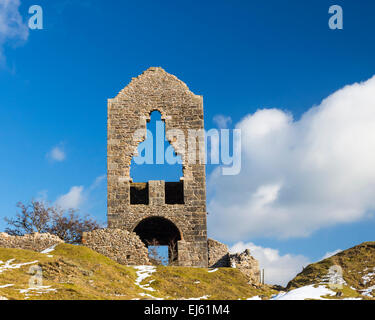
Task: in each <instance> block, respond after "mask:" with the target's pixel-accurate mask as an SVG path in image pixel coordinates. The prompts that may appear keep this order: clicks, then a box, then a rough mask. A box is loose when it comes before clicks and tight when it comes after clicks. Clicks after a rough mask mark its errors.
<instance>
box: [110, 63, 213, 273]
mask: <svg viewBox="0 0 375 320" xmlns="http://www.w3.org/2000/svg"><path fill="white" fill-rule="evenodd" d="M155 110H157V111H159V112H160V113H161V116H162V120H163V121H164V122H165V130H166V134H167V139H168V140H169V142H170V143H171V145H172V146H173V147H174V149H175V151H176V153H177V154H178V155H180V156H181V158H182V162H183V163H182V165H183V178H182V181H183V188H184V189H183V191H184V203H183V204H166V203H165V199H164V189H163V188H164V183H163V182H161V181H159V182H150V183H149V204H148V205H146V204H131V203H130V186H131V183H132V180H131V177H130V164H131V160H132V158H133V157H134V156H136V155H137V147H138V145H139V143H140V142H142V141H143V140H144V139H145V138H146V129H147V125H146V124H147V121H149V120H150V114H151V112H153V111H155ZM191 129H193V130H201V131H202V130H203V129H204V121H203V98H202V97H201V96H198V95H195V94H194V93H192V92H191V91H190V90H189V88H188V87H187V86H186V84H185V83H183V82H182V81H180V80H178V79H177V78H176V77H175V76H173V75H171V74H169V73H167V72H165V71H164V70H163V69H162V68H149V69H148V70H147V71H145V72H144V73H143V74H142V75H140V76H138V77H137V78H133V79H132V81H131V82H130V84H129V85H128V86H126V87H125V88H124V89H123V90H122V91H121V92H120V93H119V94H118V95H117V96H116V97H115V98H113V99H109V100H108V143H107V145H108V146H107V160H108V161H107V162H108V167H107V172H108V201H107V203H108V227H109V228H119V229H124V230H127V231H129V232H132V231H134V229H135V228H136V226H137V225H138V224H139V223H140V222H141V221H143V220H144V219H146V218H149V217H162V218H166V219H168V220H169V221H171V222H172V223H173V224H174V225H175V226H176V227H177V228H178V229H179V231H180V233H181V240H183V243H181V245H180V247H181V254H179V255H178V264H179V265H185V266H197V267H207V266H208V252H207V225H206V215H207V212H206V180H205V179H206V178H205V165H204V163H200V162H199V159H198V155H197V157H196V162H195V163H192V162H191V161H188V160H189V159H188V155H187V154H185V148H184V146H185V145H187V138H188V136H189V132H190V130H191ZM169 130H174V131H173V132H175V134H170V132H169V134H168V131H169ZM136 133H137V134H136ZM181 133H183V135H184V139H181V136H182V135H181ZM196 143H197V144H198V143H202V141H201V139H200V138H198V141H196ZM203 143H204V141H203ZM144 182H148V181H144ZM179 252H180V249H179Z"/></svg>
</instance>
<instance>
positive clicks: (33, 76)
mask: <svg viewBox="0 0 375 320" xmlns="http://www.w3.org/2000/svg"><path fill="white" fill-rule="evenodd" d="M4 1H5V0H0V3H1V2H4ZM15 1H16V0H15ZM16 2H17V1H16ZM34 4H38V5H40V6H41V7H42V8H43V12H44V16H43V18H44V29H43V30H29V31H23V36H18V37H17V36H11V35H9V34H6V32H7V31H6V30H5V31H3V34H1V29H0V46H1V47H0V52H2V55H1V59H2V63H1V67H0V149H1V157H0V218H3V217H5V216H9V215H13V214H14V213H15V211H16V208H15V204H16V203H17V202H18V201H24V202H26V201H28V200H30V199H31V198H33V197H34V198H41V199H42V198H43V199H48V200H49V201H51V202H55V201H58V202H59V201H60V203H62V201H63V200H66V199H67V197H66V195H67V194H69V192H71V193H70V196H74V194H75V193H78V194H79V195H80V198H79V199H77V198H74V197H73V199H72V198H71V197H70V198H69V197H68V198H69V199H70V201H73V203H74V204H77V206H78V207H79V208H80V209H81V211H82V212H83V213H90V214H92V215H94V216H95V217H97V218H98V219H99V220H101V221H103V222H105V221H106V182H105V176H104V175H105V174H106V120H107V118H106V116H107V114H106V113H107V99H108V98H113V97H114V96H115V95H117V93H118V92H119V91H120V90H121V89H122V88H123V87H125V86H126V85H127V84H128V83H129V81H130V80H131V78H132V77H135V76H137V75H139V74H140V73H142V71H144V70H146V69H147V68H148V67H150V66H161V67H163V68H164V69H165V70H166V71H167V72H169V73H172V74H174V75H176V76H177V77H178V78H180V79H181V80H183V81H184V82H185V83H186V84H187V85H188V86H189V88H190V89H191V90H192V91H193V92H194V93H196V94H199V95H203V96H204V108H205V126H206V129H210V128H214V127H217V123H216V122H215V121H214V117H215V116H217V115H224V116H226V117H230V118H231V122H230V123H229V126H230V128H234V127H235V126H236V125H237V124H238V123H240V121H242V120H243V119H244V118H245V117H246V116H248V115H251V114H254V113H255V112H256V111H257V110H258V109H264V108H275V109H277V110H280V111H288V112H289V114H292V115H293V118H294V121H298V120H299V119H300V118H301V116H302V115H303V114H304V113H305V112H306V111H308V110H309V109H310V108H311V107H312V106H318V105H320V104H321V101H322V99H325V98H326V97H328V96H330V95H331V94H333V93H334V92H336V91H337V90H339V89H340V88H342V87H344V86H345V85H350V84H353V83H355V82H361V81H365V80H368V79H369V78H371V77H372V76H373V75H374V74H375V59H374V53H375V42H374V32H375V24H374V21H373V17H374V14H375V3H374V2H373V1H360V2H359V1H322V0H317V1H294V0H291V1H288V2H285V1H277V0H274V1H250V0H248V1H236V0H234V1H221V0H219V1H188V2H186V1H185V2H182V1H155V0H152V1H135V2H134V1H99V0H84V1H69V0H55V1H46V0H37V1H27V0H25V1H21V4H20V6H19V7H18V6H17V8H16V9H17V12H18V13H19V14H20V15H21V17H22V19H23V21H24V22H25V23H26V22H27V19H28V18H29V17H30V15H29V14H28V9H29V7H30V6H31V5H34ZM332 4H338V5H341V6H342V8H343V10H344V30H330V29H329V27H328V19H329V17H330V15H329V14H328V8H329V6H331V5H332ZM0 14H1V13H0ZM26 38H27V39H26ZM4 39H5V40H4ZM53 150H54V152H53ZM59 152H60V153H59ZM348 152H349V153H350V150H349V149H348ZM369 152H372V153H373V150H369ZM246 165H248V164H246V163H243V166H246ZM353 165H355V164H353ZM249 166H250V164H249ZM213 170H214V168H213V167H209V168H207V175H208V176H210V175H211V173H212V172H213ZM343 175H345V172H343ZM250 178H251V177H250ZM72 188H73V189H72ZM209 188H210V187H209ZM356 190H357V192H358V193H360V192H361V190H360V189H356ZM64 195H65V198H64ZM244 196H245V195H244ZM61 197H63V198H61ZM210 197H215V195H212V194H211V193H210V192H209V199H208V202H211V203H214V202H215V199H213V198H210ZM353 197H356V193H353ZM361 208H362V207H361ZM362 209H363V210H362V211H366V215H361V216H359V217H358V218H357V219H351V220H350V219H349V220H348V221H346V222H345V223H343V222H342V221H340V222H337V221H336V223H332V224H329V226H327V227H321V226H320V227H317V228H315V229H314V230H313V231H312V232H307V233H306V235H304V236H301V235H299V236H286V237H283V236H280V235H279V234H277V231H275V234H269V233H267V232H265V233H264V235H263V236H262V228H261V227H259V228H258V231H259V232H255V233H253V232H249V233H247V234H246V236H245V237H244V238H242V239H241V240H242V241H243V242H244V243H250V242H251V243H255V244H256V245H257V246H260V247H262V248H273V249H277V250H279V251H278V252H277V255H278V256H279V257H284V256H285V255H286V254H291V255H293V256H294V255H303V256H304V257H306V259H305V260H303V261H304V262H305V261H314V260H317V259H319V258H321V257H322V256H323V255H324V254H325V253H327V252H329V251H334V250H336V249H345V248H348V247H350V246H353V245H355V244H358V243H360V242H363V241H368V240H374V231H373V230H374V228H375V220H374V218H373V215H372V212H373V209H374V208H373V207H372V208H371V206H370V205H367V202H366V206H365V207H363V208H362ZM214 215H215V212H210V218H209V223H210V221H212V219H215V216H214ZM301 219H303V217H302V218H301ZM4 227H5V223H4V222H3V221H2V220H0V230H1V229H4ZM208 228H209V233H210V235H213V236H215V237H216V238H218V239H219V240H223V241H225V242H226V243H227V244H228V245H233V244H235V243H237V242H238V239H234V238H232V239H225V237H221V236H220V234H216V233H215V231H213V230H211V229H210V224H209V225H208ZM298 261H299V262H300V261H301V260H298ZM298 267H299V266H298Z"/></svg>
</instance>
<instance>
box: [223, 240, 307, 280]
mask: <svg viewBox="0 0 375 320" xmlns="http://www.w3.org/2000/svg"><path fill="white" fill-rule="evenodd" d="M245 249H250V254H251V255H252V256H253V257H254V258H255V259H257V260H258V261H259V266H260V269H261V270H262V269H264V278H265V283H267V284H278V285H282V286H286V285H287V284H288V282H289V281H290V280H292V279H293V278H294V277H295V276H296V275H297V274H298V273H300V272H301V271H302V269H303V267H306V266H307V265H308V264H310V262H309V259H308V258H307V257H305V256H302V255H292V254H285V255H280V253H279V251H278V250H276V249H271V248H263V247H260V246H257V245H255V244H254V243H252V242H249V243H243V242H242V241H241V242H238V243H236V244H235V245H233V246H232V247H231V248H230V252H231V253H235V252H243V251H244V250H245Z"/></svg>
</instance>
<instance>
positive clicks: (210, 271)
mask: <svg viewBox="0 0 375 320" xmlns="http://www.w3.org/2000/svg"><path fill="white" fill-rule="evenodd" d="M217 270H219V269H218V268H216V269H213V270H209V271H208V272H209V273H212V272H216V271H217Z"/></svg>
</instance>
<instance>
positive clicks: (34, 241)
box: [0, 233, 64, 252]
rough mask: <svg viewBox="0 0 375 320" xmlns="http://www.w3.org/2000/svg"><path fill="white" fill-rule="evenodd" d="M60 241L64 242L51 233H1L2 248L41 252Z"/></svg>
mask: <svg viewBox="0 0 375 320" xmlns="http://www.w3.org/2000/svg"><path fill="white" fill-rule="evenodd" d="M59 243H64V241H63V240H61V239H60V238H59V237H57V236H55V235H52V234H49V233H32V234H26V235H24V236H11V235H9V234H7V233H0V247H1V248H9V249H24V250H32V251H37V252H41V251H43V250H45V249H48V248H50V247H52V246H54V245H56V244H59Z"/></svg>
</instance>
